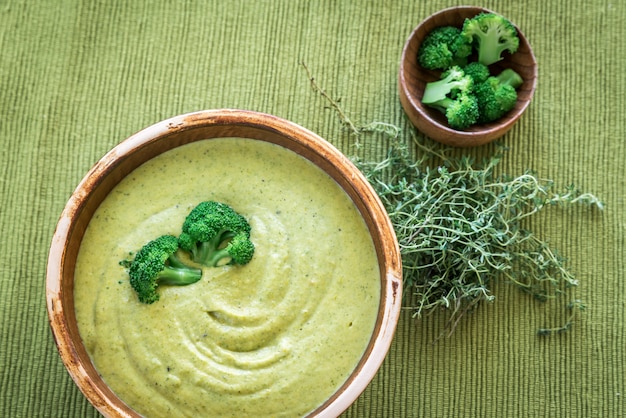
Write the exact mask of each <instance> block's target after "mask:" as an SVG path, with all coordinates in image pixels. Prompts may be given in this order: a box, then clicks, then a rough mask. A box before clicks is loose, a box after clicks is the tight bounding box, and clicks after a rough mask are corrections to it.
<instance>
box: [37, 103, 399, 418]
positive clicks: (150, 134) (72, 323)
mask: <svg viewBox="0 0 626 418" xmlns="http://www.w3.org/2000/svg"><path fill="white" fill-rule="evenodd" d="M224 137H240V138H250V139H258V140H263V141H267V142H271V143H274V144H277V145H280V146H283V147H285V148H288V149H290V150H292V151H294V152H296V153H298V154H300V155H302V156H303V157H305V158H307V159H308V160H310V161H312V162H313V163H314V164H316V165H317V166H318V167H320V168H321V169H322V170H324V171H325V172H326V173H328V174H329V175H330V176H331V177H332V178H333V179H335V181H336V182H337V183H338V184H339V185H340V186H341V187H342V188H343V189H344V190H345V191H346V193H347V194H348V195H349V196H350V197H351V199H352V200H353V201H354V203H355V205H356V206H357V208H358V210H359V211H360V213H361V214H362V216H363V218H364V220H365V222H366V223H367V226H368V228H369V230H370V233H371V235H372V238H373V241H374V245H375V248H376V253H377V257H378V261H379V265H380V277H381V285H382V286H381V289H382V294H381V303H380V306H379V313H378V319H377V322H376V328H375V331H374V334H373V336H372V339H371V341H370V344H369V346H368V348H367V351H366V353H365V355H364V356H363V358H362V359H361V361H360V363H359V365H358V367H357V369H356V371H355V373H353V375H352V376H351V378H350V379H349V380H348V382H346V384H345V385H344V387H342V389H341V390H340V391H339V392H338V393H336V394H335V396H334V397H333V398H331V399H330V400H328V401H327V402H326V403H325V404H324V405H322V406H320V407H319V408H318V409H317V410H316V411H315V413H314V414H313V415H318V414H319V415H322V414H328V413H331V411H335V412H339V413H340V412H341V411H342V410H343V409H345V408H347V407H348V406H349V405H350V403H352V402H353V401H354V400H355V399H356V397H357V396H358V395H359V394H360V393H361V392H362V390H363V389H365V386H366V385H367V384H368V383H369V381H370V380H371V378H373V375H374V374H375V372H376V370H377V369H378V367H379V366H380V363H381V362H382V359H383V358H384V355H385V354H386V352H387V350H388V348H389V344H390V342H391V338H392V336H393V332H394V331H395V325H396V323H397V317H398V314H399V309H400V300H401V290H402V286H401V269H402V267H401V261H400V255H399V249H398V246H397V242H396V238H395V234H394V232H393V228H392V226H391V223H390V221H389V219H388V217H387V215H386V212H385V211H384V209H383V207H382V204H381V203H380V201H379V200H378V198H377V196H376V194H375V192H374V191H373V190H372V189H371V187H370V186H369V184H368V183H367V181H366V180H365V178H364V177H363V176H362V175H361V174H360V173H359V172H358V170H357V169H356V168H354V166H353V165H352V163H351V162H350V161H349V160H348V159H347V158H346V157H345V156H344V155H343V154H341V153H340V152H339V151H337V150H336V149H335V148H334V147H332V146H331V145H330V144H329V143H327V142H326V141H324V140H322V139H321V138H319V137H317V136H316V135H315V134H313V133H311V132H309V131H307V130H305V129H304V128H301V127H299V126H297V125H295V124H292V123H290V122H288V121H285V120H282V119H280V118H276V117H273V116H270V115H264V114H259V113H255V112H246V111H231V110H221V111H203V112H197V113H192V114H188V115H183V116H180V117H177V118H173V119H170V120H168V121H165V122H162V123H160V124H157V125H154V126H153V127H151V128H148V129H146V130H144V131H142V132H139V133H138V134H136V135H135V136H133V137H131V138H129V139H128V140H126V141H124V142H123V143H121V144H120V145H118V146H117V147H115V148H114V149H113V150H111V151H110V152H109V153H108V154H107V155H106V156H104V157H103V158H102V159H101V160H100V161H99V162H98V163H97V164H96V165H95V166H94V167H93V168H92V169H91V171H90V172H89V173H88V174H87V175H86V176H85V178H84V179H83V181H82V182H81V183H80V184H79V186H78V187H77V189H76V191H75V192H74V193H73V195H72V197H71V198H70V200H69V201H68V204H67V206H66V208H65V210H64V212H63V214H62V215H61V219H60V221H59V225H58V226H57V231H55V236H54V238H53V242H52V245H51V249H50V256H49V261H48V272H47V289H46V295H47V302H48V315H49V320H50V325H51V328H52V331H53V335H54V338H55V341H56V343H57V346H58V348H59V353H60V355H61V358H62V360H63V362H64V364H65V366H66V368H67V369H68V371H69V373H70V375H71V376H72V378H73V379H74V381H75V382H76V384H77V385H78V387H79V388H80V389H81V391H82V392H83V394H84V395H85V396H86V397H87V398H88V399H89V401H90V402H91V403H92V404H93V405H94V406H95V407H96V408H97V409H98V410H99V411H100V412H101V413H102V414H103V415H105V416H120V417H137V416H139V415H137V414H136V413H135V412H134V411H133V410H132V409H131V408H130V407H128V406H127V405H125V404H124V403H123V402H122V401H121V400H120V399H119V398H118V397H117V396H116V395H115V394H114V393H113V392H112V391H111V390H110V389H109V388H108V387H107V385H106V383H105V382H104V381H103V380H102V379H101V377H100V376H99V374H98V372H97V370H96V369H95V367H94V366H93V364H92V362H91V360H90V358H89V355H88V354H87V352H86V350H85V347H84V346H83V344H82V341H81V338H80V334H79V331H78V327H77V323H76V317H75V312H74V298H73V287H74V268H75V263H76V258H77V255H78V250H79V247H80V243H81V240H82V237H83V235H84V233H85V230H86V228H87V226H88V224H89V221H90V219H91V217H92V216H93V214H94V212H95V211H96V209H97V208H98V206H99V205H100V203H101V202H102V201H103V200H104V198H105V197H106V196H107V194H108V193H109V192H110V191H111V190H112V189H113V188H114V187H115V185H116V184H117V183H119V181H120V180H122V179H123V178H124V177H125V176H126V175H128V174H129V173H130V172H131V171H133V170H134V169H135V168H137V167H138V166H139V165H141V164H142V163H144V162H145V161H147V160H149V159H151V158H153V157H155V156H157V155H159V154H161V153H163V152H165V151H168V150H170V149H172V148H175V147H177V146H180V145H183V144H188V143H191V142H194V141H198V140H202V139H211V138H224ZM361 375H362V376H361ZM332 413H334V412H332ZM313 415H312V416H313Z"/></svg>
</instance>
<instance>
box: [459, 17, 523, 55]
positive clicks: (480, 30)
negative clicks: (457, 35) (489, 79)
mask: <svg viewBox="0 0 626 418" xmlns="http://www.w3.org/2000/svg"><path fill="white" fill-rule="evenodd" d="M461 36H463V37H464V38H465V39H466V41H467V42H470V43H474V44H475V45H476V47H477V50H478V62H480V63H481V64H484V65H491V64H493V63H494V62H498V61H500V60H501V59H502V53H503V52H504V51H508V52H509V53H511V54H512V53H514V52H515V51H517V49H518V48H519V37H518V35H517V30H516V29H515V26H513V24H512V23H511V22H510V21H509V20H507V19H506V18H505V17H503V16H500V15H498V14H495V13H479V14H478V15H476V16H474V17H473V18H471V19H465V22H464V23H463V29H462V30H461Z"/></svg>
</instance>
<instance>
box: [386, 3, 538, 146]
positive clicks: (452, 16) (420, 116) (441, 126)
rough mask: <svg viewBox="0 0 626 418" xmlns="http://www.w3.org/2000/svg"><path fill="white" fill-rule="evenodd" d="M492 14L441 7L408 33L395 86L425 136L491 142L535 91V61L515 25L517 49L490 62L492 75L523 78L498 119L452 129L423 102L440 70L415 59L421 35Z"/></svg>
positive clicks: (469, 142) (475, 143) (467, 142)
mask: <svg viewBox="0 0 626 418" xmlns="http://www.w3.org/2000/svg"><path fill="white" fill-rule="evenodd" d="M481 12H485V13H493V12H492V11H491V10H488V9H484V8H482V7H471V6H458V7H451V8H448V9H444V10H441V11H439V12H437V13H435V14H433V15H431V16H430V17H428V18H427V19H426V20H424V21H423V22H422V23H420V24H419V25H418V26H417V27H416V28H415V29H414V30H413V32H412V33H411V35H410V36H409V39H408V40H407V42H406V44H405V46H404V49H403V51H402V58H401V61H400V71H399V77H398V87H399V90H400V102H401V103H402V107H404V111H405V112H406V114H407V116H408V117H409V119H410V120H411V122H412V123H413V124H414V125H415V127H416V128H417V129H419V130H420V131H421V132H423V133H424V134H425V135H426V136H428V137H430V138H432V139H434V140H436V141H439V142H441V143H444V144H446V145H451V146H455V147H474V146H478V145H483V144H486V143H488V142H491V141H493V140H494V139H497V138H499V137H501V136H502V135H504V134H505V133H506V132H508V131H509V129H511V127H512V126H513V125H514V124H515V123H516V122H517V120H518V119H519V118H520V117H521V116H522V113H524V111H525V110H526V108H527V107H528V105H529V104H530V101H531V99H532V97H533V94H534V92H535V87H536V84H537V61H536V60H535V56H534V55H533V51H532V49H531V47H530V44H529V43H528V41H527V39H526V37H525V36H524V34H523V33H522V32H521V31H520V30H519V28H516V29H517V31H518V36H519V39H520V44H519V49H518V50H517V52H515V53H514V54H508V53H504V59H503V60H501V61H499V62H497V63H495V64H493V65H491V66H490V69H491V70H492V74H497V73H499V72H500V71H502V70H503V69H505V68H512V69H513V70H515V71H516V72H517V73H518V74H519V75H520V76H521V77H522V79H523V80H524V83H523V84H522V86H521V87H520V88H519V89H518V98H517V104H516V105H515V107H514V108H513V109H512V110H511V111H510V112H508V113H507V114H506V115H505V116H504V117H502V118H501V119H499V120H497V121H495V122H491V123H485V124H480V125H475V126H472V127H470V128H469V129H467V130H464V131H460V130H456V129H453V128H451V127H450V126H449V125H448V123H447V121H446V118H445V115H443V114H442V113H441V112H440V111H438V110H436V109H433V108H430V107H428V106H426V105H424V104H422V96H423V93H424V88H425V86H426V83H428V82H431V81H435V80H438V79H439V77H440V73H441V72H439V71H431V70H427V69H425V68H422V66H420V65H419V64H418V62H417V52H418V50H419V48H420V45H421V43H422V41H423V40H424V37H425V36H426V35H427V34H428V33H430V32H431V31H432V30H433V29H435V28H437V27H439V26H448V25H450V26H456V27H459V28H460V27H462V26H463V22H464V21H465V19H467V18H472V17H474V16H476V15H477V14H479V13H481Z"/></svg>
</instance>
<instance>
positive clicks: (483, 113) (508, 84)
mask: <svg viewBox="0 0 626 418" xmlns="http://www.w3.org/2000/svg"><path fill="white" fill-rule="evenodd" d="M522 83H523V80H522V78H521V77H520V75H519V74H517V73H516V72H515V71H513V70H511V69H506V70H503V71H502V72H501V73H500V74H498V75H497V76H491V77H489V78H487V80H485V81H484V82H483V83H480V84H478V85H476V86H475V88H474V94H475V95H476V100H477V102H478V111H479V115H480V116H479V118H478V121H479V122H480V123H486V122H493V121H495V120H497V119H500V118H501V117H502V116H504V115H505V114H506V113H507V112H508V111H510V110H511V109H513V108H514V107H515V104H516V103H517V90H516V88H518V87H519V86H521V85H522Z"/></svg>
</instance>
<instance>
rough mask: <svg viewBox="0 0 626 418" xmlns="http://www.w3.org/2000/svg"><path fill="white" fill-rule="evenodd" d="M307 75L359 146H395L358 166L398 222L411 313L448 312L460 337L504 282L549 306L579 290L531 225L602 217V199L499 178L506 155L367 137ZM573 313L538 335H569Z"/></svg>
mask: <svg viewBox="0 0 626 418" xmlns="http://www.w3.org/2000/svg"><path fill="white" fill-rule="evenodd" d="M303 66H304V67H305V69H306V70H307V74H308V75H309V79H310V80H311V84H312V87H313V88H314V90H316V91H318V92H319V93H320V94H321V95H322V96H323V97H324V98H325V99H326V100H327V101H328V102H329V103H330V105H331V107H332V108H333V109H335V110H336V111H337V112H338V114H339V118H340V120H341V123H342V124H343V125H344V126H347V127H348V128H349V129H350V131H351V132H352V134H353V135H354V136H355V137H356V138H357V143H358V140H359V138H360V136H361V135H362V134H363V133H364V132H382V133H384V134H385V135H387V136H389V137H390V138H392V139H394V141H392V143H393V145H392V146H391V148H390V149H389V152H388V154H387V157H386V158H384V159H383V160H382V161H359V160H355V162H356V163H357V166H358V167H359V168H360V169H361V170H362V171H363V173H364V174H365V176H366V177H367V179H368V181H369V182H370V183H371V184H372V186H373V187H374V189H375V190H376V192H377V194H378V195H379V196H380V198H381V201H382V202H383V204H384V206H385V209H386V210H387V212H388V214H389V216H390V218H391V221H392V224H393V226H394V229H395V232H396V235H397V237H398V242H399V246H400V250H401V255H402V263H403V276H404V288H405V294H408V295H410V297H408V298H407V299H406V302H405V305H407V306H405V308H406V309H409V310H411V311H412V312H413V315H414V316H422V315H423V314H425V313H427V312H430V311H432V310H434V309H436V308H444V309H445V310H447V311H448V312H450V318H449V321H448V327H449V329H450V332H451V331H452V330H453V329H454V328H455V327H456V325H457V324H458V322H459V320H460V319H461V317H463V316H464V315H465V314H466V313H467V312H469V311H471V310H472V309H474V308H475V307H477V306H478V305H479V304H480V302H483V301H492V300H493V299H494V296H493V295H492V293H491V286H492V284H493V283H494V282H495V281H497V280H505V281H508V282H510V283H514V284H515V285H517V286H518V287H519V288H521V289H523V290H524V291H526V292H528V293H530V294H532V295H534V296H535V297H536V298H537V299H539V300H542V301H545V300H548V299H551V298H554V297H555V296H557V295H559V294H562V293H564V292H565V291H566V290H567V289H568V288H570V287H572V286H576V285H577V281H576V279H575V278H574V276H573V275H572V274H571V273H570V272H569V271H568V270H567V268H566V267H565V260H564V259H563V258H562V257H561V256H560V255H559V254H558V253H557V252H556V251H555V250H554V249H552V248H550V247H549V246H548V244H547V243H545V242H543V241H541V240H540V239H539V238H537V237H536V236H535V235H534V234H533V233H532V232H531V231H529V230H527V229H525V228H524V225H523V223H524V221H525V219H526V218H528V217H530V216H532V215H534V214H536V213H537V212H539V211H540V210H542V209H543V208H545V207H548V206H554V205H565V204H574V203H581V204H585V205H588V206H596V207H598V208H599V209H602V208H603V205H602V203H601V202H600V201H599V200H598V198H596V197H595V196H594V195H592V194H589V193H580V192H579V191H578V190H577V189H576V188H574V187H573V186H570V187H568V188H566V189H565V191H564V192H563V193H556V192H555V191H554V190H553V187H554V185H553V183H552V182H551V181H548V180H543V179H541V178H539V177H537V176H536V174H535V173H533V172H531V171H527V172H525V173H523V174H521V175H519V176H517V177H511V176H507V175H496V174H495V173H494V168H495V167H496V166H497V165H498V164H499V162H500V160H501V159H502V153H497V154H495V155H493V156H491V157H490V158H487V159H486V160H485V161H483V162H481V163H475V162H474V161H472V160H471V159H470V158H468V157H458V158H453V157H449V156H448V155H447V154H448V152H447V151H449V149H447V148H445V147H443V146H439V145H436V144H432V143H427V142H426V141H425V140H423V139H420V138H418V137H417V136H416V135H414V133H412V134H411V135H409V136H408V139H406V138H405V140H404V142H403V141H401V138H399V136H400V134H401V133H402V130H401V129H399V128H394V129H390V128H389V126H391V125H389V124H381V123H380V122H376V123H374V124H370V125H368V126H366V127H363V128H359V127H357V126H356V125H355V124H354V123H352V122H351V121H350V119H349V118H348V117H347V116H346V115H345V113H344V112H343V111H342V110H341V107H340V106H339V104H338V103H337V102H336V101H334V100H333V99H332V98H331V97H330V96H329V95H328V94H326V93H325V92H324V90H322V89H321V88H320V87H319V86H318V84H317V83H316V82H315V81H314V79H313V77H312V76H311V74H310V71H309V70H308V68H307V67H306V66H305V65H304V64H303ZM413 132H414V131H413ZM410 145H412V146H414V148H415V156H413V155H411V152H410V150H409V146H410ZM568 306H569V307H570V309H571V310H572V315H571V316H570V317H569V318H568V319H567V322H566V323H565V325H563V326H561V327H556V328H542V329H540V330H539V332H538V334H539V335H550V334H553V333H559V332H562V331H564V330H567V329H569V328H570V327H571V324H572V322H573V319H574V315H575V312H576V311H577V310H582V307H584V305H583V304H582V303H581V302H580V301H577V300H575V301H574V302H572V303H570V304H569V305H568Z"/></svg>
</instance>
